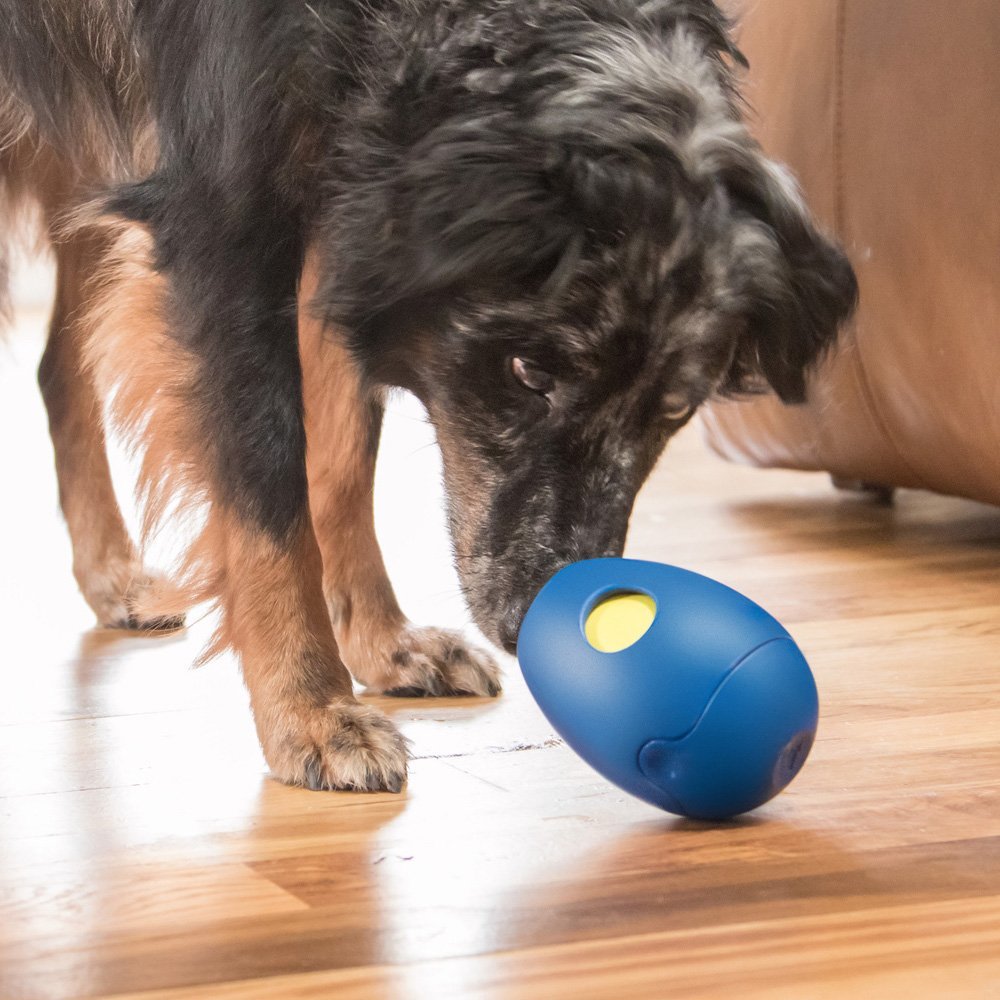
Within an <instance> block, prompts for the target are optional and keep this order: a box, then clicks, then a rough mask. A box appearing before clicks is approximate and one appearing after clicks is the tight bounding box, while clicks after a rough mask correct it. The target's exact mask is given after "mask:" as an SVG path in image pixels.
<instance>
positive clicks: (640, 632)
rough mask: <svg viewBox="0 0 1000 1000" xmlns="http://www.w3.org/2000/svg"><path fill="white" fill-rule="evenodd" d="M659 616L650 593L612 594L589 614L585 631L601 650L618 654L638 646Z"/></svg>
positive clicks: (593, 644)
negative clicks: (636, 644) (630, 647)
mask: <svg viewBox="0 0 1000 1000" xmlns="http://www.w3.org/2000/svg"><path fill="white" fill-rule="evenodd" d="M654 618H656V601H654V600H653V598H652V597H650V596H649V595H648V594H638V593H635V592H630V593H625V594H622V593H619V594H612V595H611V596H610V597H607V598H605V599H604V600H603V601H601V602H600V603H599V604H597V605H596V606H595V607H594V609H593V611H591V612H590V614H589V615H587V622H586V624H585V625H584V634H585V635H586V636H587V642H589V643H590V644H591V646H593V647H594V649H596V650H598V651H599V652H601V653H618V652H621V650H623V649H628V647H629V646H633V645H635V643H637V642H638V641H639V640H640V639H641V638H642V637H643V636H644V635H645V634H646V633H647V632H648V631H649V627H650V625H652V624H653V619H654Z"/></svg>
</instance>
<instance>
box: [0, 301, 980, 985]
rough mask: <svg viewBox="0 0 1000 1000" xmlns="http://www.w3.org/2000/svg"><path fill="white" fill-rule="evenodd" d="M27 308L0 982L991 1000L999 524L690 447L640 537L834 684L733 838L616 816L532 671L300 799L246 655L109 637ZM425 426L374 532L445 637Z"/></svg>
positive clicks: (1, 831)
mask: <svg viewBox="0 0 1000 1000" xmlns="http://www.w3.org/2000/svg"><path fill="white" fill-rule="evenodd" d="M41 316H42V314H41V312H40V311H38V310H36V311H33V312H32V311H29V312H28V313H27V314H25V315H24V317H23V320H22V326H23V328H24V336H22V337H20V338H17V339H15V340H14V341H12V343H11V345H10V347H9V349H7V350H6V357H5V358H4V359H3V361H2V363H0V426H2V427H3V432H2V433H3V439H4V452H5V458H6V462H7V466H6V467H7V469H8V474H7V476H6V477H5V484H4V488H3V491H2V496H0V515H2V516H0V552H2V553H3V572H2V587H3V593H2V594H0V598H2V603H0V608H2V614H3V620H2V626H3V628H2V633H0V634H2V639H0V660H2V670H0V997H2V998H3V1000H15V998H18V1000H20V998H54V997H71V996H72V997H110V996H115V997H118V996H137V995H142V996H149V997H152V996H155V997H178V998H181V997H183V998H190V1000H212V998H221V997H231V998H239V1000H253V998H263V997H269V998H270V997H316V998H320V997H337V998H357V1000H371V998H379V997H397V998H414V1000H437V998H451V997H457V998H479V997H489V998H526V1000H527V998H543V997H544V998H560V997H567V998H573V1000H585V998H595V1000H598V998H599V1000H606V998H631V997H650V998H664V997H671V998H677V997H710V998H718V997H726V996H729V997H739V998H746V997H768V998H771V997H773V998H784V997H787V998H796V1000H801V998H805V1000H818V998H837V1000H840V998H844V997H861V998H869V997H879V998H884V997H897V996H899V997H906V998H908V1000H913V998H921V997H933V998H939V997H949V998H950V997H974V998H984V997H993V998H998V997H1000V574H998V564H1000V511H998V510H994V509H990V508H986V507H982V506H977V505H975V504H972V503H965V502H962V501H958V500H950V499H943V498H937V497H933V496H927V495H920V494H916V493H904V494H902V495H901V496H900V497H899V500H898V503H897V505H896V506H895V507H894V508H886V507H879V506H875V505H872V504H870V503H867V502H864V501H861V500H859V499H857V498H854V497H849V496H843V495H838V494H836V493H835V492H833V491H832V490H831V489H830V488H829V487H828V484H827V482H826V480H825V479H824V478H823V477H820V476H808V475H798V474H785V473H769V472H761V471H755V470H750V469H741V468H734V467H731V466H727V465H723V464H721V463H720V462H718V461H717V460H715V459H714V458H712V457H710V456H708V455H707V454H706V453H705V452H704V450H703V449H702V446H701V445H700V442H699V440H698V438H697V435H696V434H695V433H688V434H686V435H685V436H684V437H683V438H682V439H681V440H679V441H678V442H677V444H676V447H675V448H674V449H673V450H672V451H671V453H670V454H669V455H668V456H667V458H666V459H665V460H664V461H663V462H662V464H661V465H660V467H659V468H658V470H657V471H656V473H655V475H654V477H653V480H652V481H651V483H650V485H649V487H648V488H647V489H646V491H645V492H644V494H643V496H642V497H641V500H640V503H639V507H638V510H637V513H636V516H635V520H634V529H633V532H632V536H631V540H630V551H631V553H632V554H634V555H636V556H642V557H647V558H653V559H661V560H665V561H672V562H676V563H679V564H681V565H684V566H688V567H690V568H693V569H696V570H699V571H702V572H705V573H708V574H710V575H712V576H714V577H716V578H718V579H721V580H723V581H724V582H726V583H728V584H731V585H733V586H735V587H737V588H739V589H741V590H743V591H744V592H746V593H747V594H748V595H750V596H751V597H753V598H754V599H756V600H757V601H759V602H761V603H762V604H763V605H764V606H765V607H767V608H769V609H770V610H771V611H772V612H773V613H775V614H776V615H777V616H778V617H779V618H780V619H782V620H783V621H784V622H785V623H786V624H787V626H788V627H789V628H790V629H791V631H792V632H793V634H794V635H795V636H796V638H797V639H798V640H799V642H800V644H801V646H802V647H803V649H804V650H805V652H806V654H807V656H808V657H809V658H810V660H811V662H812V665H813V668H814V670H815V672H816V675H817V679H818V682H819V686H820V692H821V698H822V705H823V714H822V720H821V730H820V738H819V741H818V744H817V746H816V748H815V750H814V752H813V756H812V758H811V760H810V762H809V764H808V765H807V767H806V769H805V771H804V772H803V773H802V774H801V776H800V777H799V778H798V780H797V781H796V782H795V783H794V785H793V786H792V787H791V788H790V789H789V790H788V791H787V792H786V793H785V794H783V795H782V796H780V797H779V798H778V799H777V800H775V801H774V802H773V803H771V804H769V805H768V806H766V807H765V808H763V809H761V810H760V811H759V812H758V813H756V814H755V815H753V816H751V817H749V818H746V819H744V820H742V821H740V822H735V823H732V824H727V825H722V826H707V825H701V824H698V823H693V822H687V821H683V820H680V819H676V818H672V817H670V816H667V815H666V814H661V813H659V812H657V811H656V810H654V809H653V808H651V807H649V806H646V805H643V804H642V803H639V802H635V801H631V800H629V799H627V798H626V797H625V796H624V795H623V794H621V793H619V792H618V791H617V790H616V789H615V788H613V787H611V786H609V785H608V784H606V783H605V782H604V781H603V780H602V779H601V778H599V777H598V776H596V775H595V774H594V773H592V772H590V771H589V770H588V769H587V768H586V767H585V766H584V765H583V764H581V763H580V762H579V761H578V760H576V759H575V758H574V756H573V754H572V753H570V752H569V751H568V750H567V749H566V748H565V747H564V746H562V745H560V743H559V741H558V740H557V739H556V738H555V737H554V734H553V733H552V732H551V730H550V729H549V727H548V726H547V724H546V723H545V721H544V719H542V717H541V716H540V714H539V712H538V710H537V709H536V708H535V707H534V705H533V704H532V702H531V700H530V698H529V697H528V695H527V693H526V691H525V689H524V687H523V685H522V683H521V682H520V681H519V678H518V673H517V668H516V666H515V665H514V664H513V662H511V663H510V664H509V665H508V671H507V690H506V692H505V694H504V695H503V697H502V698H501V699H500V700H499V701H497V702H486V701H482V702H480V701H450V702H449V701H440V702H425V703H421V702H408V701H389V700H384V699H383V700H379V702H378V703H379V704H382V705H383V706H384V707H385V708H386V710H387V711H389V712H391V713H392V715H393V717H394V718H395V719H396V720H397V721H398V722H399V723H400V724H401V726H402V727H403V729H404V731H405V732H406V734H407V735H408V736H409V737H410V738H411V740H412V741H413V747H414V753H415V759H414V761H413V765H412V771H411V777H410V782H409V787H408V788H407V790H406V791H405V793H404V794H402V795H395V796H394V795H370V796H358V795H350V794H319V793H310V792H306V791H300V790H295V789H290V788H285V787H282V786H280V785H278V784H276V783H274V782H273V781H271V780H269V779H268V778H267V776H266V771H265V768H264V764H263V761H262V758H261V755H260V752H259V750H258V748H257V745H256V741H255V739H254V733H253V728H252V725H251V724H250V720H249V716H248V713H247V709H246V696H245V694H244V693H243V690H242V688H241V686H240V683H239V680H238V677H237V675H236V671H235V668H234V665H233V663H232V662H231V661H229V660H225V659H223V660H219V661H216V662H214V663H213V664H211V665H210V666H208V667H206V668H204V669H202V670H199V671H192V670H191V669H190V665H191V662H192V660H193V658H194V656H195V654H196V651H197V649H198V647H199V644H200V643H201V641H202V640H203V639H204V637H205V634H206V629H207V628H208V627H209V623H207V622H202V623H199V624H196V625H195V627H194V628H192V629H191V631H190V633H189V634H188V635H186V636H183V637H178V638H168V639H159V640H153V639H141V638H138V639H137V638H131V639H130V638H125V637H120V636H117V635H112V634H108V633H102V632H100V631H93V630H90V627H89V622H90V619H89V613H88V611H87V609H86V607H85V606H84V605H83V604H82V602H81V600H80V598H79V597H78V596H77V594H76V591H75V588H74V585H73V582H72V579H71V576H70V568H69V552H68V546H67V543H66V540H65V537H64V532H63V529H62V527H61V525H60V522H59V519H58V516H57V511H56V499H55V486H54V481H53V477H52V474H51V471H50V468H49V466H50V463H51V456H50V452H49V449H48V443H47V440H46V438H45V430H44V419H43V415H42V411H41V409H40V404H39V403H38V401H37V398H36V393H35V390H34V384H33V376H32V371H31V369H32V366H33V363H34V360H35V358H36V357H37V354H38V350H39V347H40V329H41V322H42V319H41ZM2 350H3V348H0V351H2ZM426 438H427V435H426V430H425V429H424V428H423V427H422V425H421V424H420V421H419V419H417V418H416V417H415V416H414V411H413V409H412V408H409V409H406V408H404V409H403V410H402V411H400V412H399V413H397V414H396V416H395V417H394V422H393V423H392V425H391V427H390V431H389V440H388V443H387V446H386V447H387V451H388V452H389V453H390V454H389V456H388V457H389V459H390V461H389V462H388V463H387V465H386V468H385V469H384V470H383V472H382V473H381V474H380V485H379V497H380V499H379V505H380V506H379V510H380V518H381V524H380V529H381V532H382V534H383V536H384V538H385V540H386V542H387V545H388V546H389V547H390V548H391V559H390V564H391V567H392V571H393V573H394V575H395V576H396V577H397V578H398V580H399V585H400V590H401V592H402V596H403V599H404V602H405V603H406V605H407V606H408V607H409V608H410V609H411V610H412V612H413V614H415V615H417V616H418V617H420V618H422V619H424V620H431V619H434V618H437V619H438V620H439V621H445V622H449V621H456V620H460V619H461V616H462V615H463V612H462V610H461V608H460V606H459V605H458V603H457V601H456V598H455V587H454V581H453V578H452V577H451V576H450V572H451V571H450V569H449V568H448V564H447V547H446V543H445V540H444V537H443V533H442V529H441V524H440V520H441V518H440V510H439V497H438V494H437V492H436V490H437V487H436V486H435V466H434V462H435V457H434V452H433V449H430V448H426V447H424V443H425V442H426ZM122 475H123V476H126V478H127V470H126V472H123V473H122ZM414 479H416V480H419V481H420V483H419V484H418V485H414V483H413V480H414ZM397 505H405V506H397ZM404 515H405V516H404ZM415 517H419V518H420V519H422V520H426V523H427V529H426V531H423V530H421V531H420V532H418V533H415V532H414V531H413V519H414V518H415ZM407 544H409V548H408V549H407V548H406V545H407Z"/></svg>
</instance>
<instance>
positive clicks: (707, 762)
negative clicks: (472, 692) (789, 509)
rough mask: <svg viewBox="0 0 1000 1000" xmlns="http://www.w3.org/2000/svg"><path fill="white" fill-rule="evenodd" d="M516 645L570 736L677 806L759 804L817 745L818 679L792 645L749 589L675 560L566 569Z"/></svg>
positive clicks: (651, 796) (716, 815)
mask: <svg viewBox="0 0 1000 1000" xmlns="http://www.w3.org/2000/svg"><path fill="white" fill-rule="evenodd" d="M517 655H518V659H519V661H520V663H521V669H522V671H523V673H524V677H525V680H526V681H527V684H528V688H529V689H530V690H531V693H532V695H534V697H535V700H536V701H537V702H538V704H539V706H540V707H541V709H542V711H543V712H544V713H545V715H546V717H547V718H548V720H549V721H550V722H551V723H552V725H553V726H554V727H555V729H556V730H557V732H559V734H560V735H561V736H562V737H563V738H564V739H565V740H566V742H567V744H569V746H570V747H571V748H572V749H573V750H575V751H576V752H577V753H578V754H579V755H580V756H581V757H582V758H583V759H584V760H585V761H587V763H588V764H590V765H591V767H593V768H594V769H595V770H597V771H599V772H600V773H601V774H603V775H604V776H605V777H606V778H608V779H609V780H611V781H613V782H614V783H615V784H616V785H618V786H620V787H621V788H623V789H625V791H627V792H630V793H631V794H633V795H636V796H638V797H639V798H640V799H645V800H646V801H647V802H651V803H652V804H653V805H656V806H659V807H660V808H662V809H666V810H668V811H669V812H672V813H677V814H679V815H682V816H690V817H694V818H698V819H724V818H727V817H731V816H736V815H738V814H740V813H744V812H747V811H748V810H750V809H755V808H756V807H757V806H759V805H762V804H763V803H764V802H767V800H768V799H770V798H772V797H773V796H775V795H777V794H778V792H780V791H781V790H782V789H783V788H784V787H785V786H786V785H787V784H788V783H789V782H790V781H791V780H792V778H794V777H795V775H796V774H798V772H799V770H800V769H801V768H802V765H803V764H804V763H805V760H806V757H807V756H808V754H809V751H810V749H811V748H812V743H813V738H814V737H815V734H816V724H817V720H818V716H819V703H818V698H817V694H816V683H815V681H814V680H813V676H812V672H811V671H810V669H809V665H808V664H807V663H806V660H805V657H804V656H803V655H802V653H801V652H800V651H799V647H798V646H797V645H796V644H795V641H794V640H793V639H792V637H791V636H790V635H789V634H788V632H787V631H786V630H785V628H784V627H783V626H782V625H781V624H780V623H779V622H778V621H777V620H776V619H775V618H773V617H772V616H771V615H769V614H768V613H767V612H766V611H765V610H764V609H763V608H761V607H760V606H759V605H757V604H755V603H754V602H753V601H751V600H750V599H749V598H747V597H744V596H743V595H742V594H740V593H738V592H737V591H735V590H732V589H731V588H729V587H726V586H725V585H724V584H721V583H718V582H717V581H715V580H711V579H709V578H708V577H705V576H701V575H700V574H698V573H692V572H690V571H688V570H684V569H679V568H677V567H676V566H666V565H663V564H662V563H653V562H643V561H639V560H634V559H591V560H588V561H585V562H578V563H573V564H571V565H569V566H566V567H565V568H564V569H562V570H560V571H559V572H558V573H556V575H555V576H554V577H552V579H551V580H549V582H548V583H547V584H546V585H545V586H544V587H543V588H542V590H541V591H540V592H539V594H538V596H537V597H536V598H535V600H534V602H533V603H532V605H531V607H530V608H529V609H528V612H527V614H526V616H525V618H524V622H523V624H522V625H521V632H520V636H519V638H518V644H517Z"/></svg>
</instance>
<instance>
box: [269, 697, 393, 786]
mask: <svg viewBox="0 0 1000 1000" xmlns="http://www.w3.org/2000/svg"><path fill="white" fill-rule="evenodd" d="M272 717H274V718H277V719H278V725H279V732H278V733H276V734H274V735H272V736H271V737H270V738H265V739H264V741H263V743H264V756H265V757H266V759H267V762H268V765H269V766H270V768H271V773H272V774H273V775H274V777H275V778H277V779H278V780H279V781H283V782H284V783H285V784H286V785H298V786H300V787H302V788H309V789H312V790H313V791H336V790H342V791H357V792H398V791H400V790H401V789H402V787H403V784H404V783H405V781H406V762H407V758H408V753H407V744H406V739H405V738H404V737H403V735H402V734H401V733H400V732H399V730H398V729H396V727H395V726H394V725H393V724H392V723H391V722H390V721H389V719H388V718H387V717H386V716H385V715H383V713H382V712H380V711H378V709H376V708H372V707H371V706H369V705H359V704H358V703H357V702H354V701H350V702H347V701H345V702H337V703H334V704H332V705H329V706H327V707H326V708H321V709H315V710H311V711H308V712H303V711H297V710H290V711H286V712H280V713H277V714H273V713H272Z"/></svg>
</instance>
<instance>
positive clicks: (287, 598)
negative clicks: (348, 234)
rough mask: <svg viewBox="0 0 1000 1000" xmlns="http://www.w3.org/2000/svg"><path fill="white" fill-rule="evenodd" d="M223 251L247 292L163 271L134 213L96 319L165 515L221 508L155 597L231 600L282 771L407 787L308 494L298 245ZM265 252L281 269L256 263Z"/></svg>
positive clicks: (312, 780) (227, 620)
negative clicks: (254, 254)
mask: <svg viewBox="0 0 1000 1000" xmlns="http://www.w3.org/2000/svg"><path fill="white" fill-rule="evenodd" d="M205 243H206V244H207V245H208V249H209V250H213V249H214V248H212V247H211V245H210V244H208V241H207V240H206V241H205ZM286 258H290V261H289V260H288V259H286ZM210 259H211V260H212V261H217V262H218V264H217V265H216V266H215V268H214V270H213V269H212V268H210V267H208V266H207V265H205V264H203V265H202V267H201V271H202V273H210V274H212V275H213V276H215V277H217V278H218V280H219V283H220V287H221V288H223V289H239V290H241V291H242V294H243V296H244V298H243V299H241V300H239V301H237V302H236V303H235V304H234V303H232V302H230V301H229V300H228V298H226V297H224V296H223V297H220V299H219V300H218V301H216V302H209V303H207V304H206V303H204V302H202V301H200V300H199V298H198V297H197V296H196V294H195V293H197V292H198V291H200V288H199V287H198V286H197V285H196V283H195V282H193V281H192V280H191V279H190V277H189V276H188V275H187V274H185V273H183V272H182V273H180V274H174V275H172V278H173V280H172V281H168V280H167V278H166V277H165V276H164V275H163V274H161V273H160V272H159V271H157V269H156V268H155V267H154V265H153V260H154V256H153V245H152V241H151V239H150V237H149V235H148V233H147V232H146V231H145V230H144V229H143V228H141V227H139V226H133V227H126V228H124V229H123V231H122V232H121V233H120V235H119V237H118V239H117V241H116V242H115V243H114V245H113V248H112V250H111V254H110V256H109V260H108V263H107V268H106V273H105V276H104V281H103V282H102V286H103V288H104V293H103V297H102V299H101V300H100V301H98V302H97V303H95V306H94V309H93V313H92V317H91V326H92V334H91V338H90V349H89V360H90V362H91V366H92V369H93V371H94V373H95V375H96V376H97V379H98V383H99V385H100V386H101V387H102V388H103V390H104V391H105V392H106V393H108V394H109V395H111V396H112V397H113V406H114V410H115V411H116V414H117V417H118V420H119V422H120V424H121V425H122V426H123V428H124V429H125V430H126V431H131V432H132V435H133V437H134V438H135V440H136V443H138V444H140V445H142V446H144V453H145V457H144V463H143V468H142V486H141V491H142V493H143V494H144V495H145V498H146V500H147V505H146V517H147V529H148V528H149V527H150V526H155V523H156V520H157V518H158V516H159V517H162V516H163V515H164V514H167V513H169V512H170V511H171V510H172V509H173V508H174V507H175V506H176V505H177V504H183V503H184V502H185V501H186V500H187V501H191V502H192V504H193V505H194V506H195V508H196V509H198V510H201V511H203V512H204V514H205V521H204V526H203V528H202V530H201V533H200V535H199V536H198V538H197V540H196V541H195V542H194V543H193V544H192V546H191V549H190V552H189V553H188V555H187V558H186V560H185V562H184V564H183V565H182V566H181V567H180V570H179V577H178V579H177V581H176V582H175V584H174V585H173V587H172V589H165V590H163V591H162V592H159V593H152V594H151V595H150V598H149V599H150V601H151V606H150V609H149V613H155V614H159V615H176V614H179V613H180V612H182V611H183V610H184V609H186V608H187V607H189V606H190V605H192V604H194V603H199V602H201V601H213V602H215V603H216V604H217V605H218V606H219V608H220V610H221V613H222V614H221V626H220V632H219V635H218V637H217V640H216V644H215V647H214V648H215V649H216V650H218V649H220V648H225V647H232V648H233V649H235V651H236V653H237V654H238V656H239V659H240V663H241V666H242V669H243V676H244V679H245V681H246V685H247V688H248V690H249V692H250V701H251V705H252V708H253V714H254V721H255V723H256V726H257V732H258V735H259V737H260V742H261V745H262V747H263V750H264V756H265V758H266V759H267V762H268V764H269V765H270V767H271V771H272V773H273V774H274V775H275V776H276V777H277V778H279V779H280V780H282V781H284V782H286V783H288V784H293V785H303V786H305V787H308V788H313V789H335V788H345V789H359V790H369V791H374V790H380V789H387V790H390V791H398V790H399V789H400V788H401V786H402V784H403V781H404V780H405V777H406V758H407V753H406V745H405V741H404V740H403V738H402V736H401V735H400V734H399V732H398V731H397V730H396V728H395V727H394V726H393V724H392V723H391V722H390V721H389V719H388V718H386V716H384V715H383V714H382V713H381V712H379V711H378V710H376V709H375V708H373V707H371V706H366V705H361V704H359V703H358V702H357V701H356V699H355V698H354V694H353V687H352V683H351V677H350V674H349V673H348V671H347V668H346V667H345V665H344V663H343V660H342V659H341V657H340V653H339V651H338V649H337V644H336V641H335V639H334V635H333V630H332V628H331V625H330V618H329V615H328V613H327V610H326V602H325V599H324V596H323V589H322V562H321V559H320V554H319V549H318V547H317V545H316V538H315V535H314V533H313V529H312V524H311V521H310V519H309V511H308V501H307V492H306V470H305V435H304V430H303V427H302V398H301V377H300V369H299V357H298V351H297V344H296V328H295V317H294V302H295V281H296V274H295V271H294V270H293V268H294V267H295V263H296V260H295V257H294V255H291V254H289V255H286V256H277V255H275V257H274V258H273V259H270V260H268V259H267V258H266V257H265V256H264V251H263V250H261V251H259V258H254V259H253V260H250V261H245V260H242V259H239V258H237V259H236V260H235V261H232V260H231V258H230V259H227V256H226V254H225V253H224V252H221V251H220V252H218V253H214V254H213V256H212V258H210ZM258 259H260V260H262V264H261V267H262V268H263V272H259V271H257V272H255V270H254V267H255V265H256V264H257V260H258ZM227 263H228V266H230V267H232V268H234V271H235V273H234V274H226V273H225V272H224V270H223V268H224V266H226V264H227ZM255 273H264V274H266V275H268V276H269V280H270V281H271V282H272V284H271V285H269V286H267V288H265V291H269V290H270V289H271V288H274V289H275V290H274V291H272V292H271V294H270V295H265V294H264V292H262V291H260V290H259V289H254V288H253V287H252V286H251V287H248V286H250V282H249V280H248V277H249V276H253V275H254V274H255ZM272 276H275V277H272ZM279 279H283V280H282V281H281V283H280V284H279ZM192 286H193V287H192ZM284 295H287V296H288V304H287V306H285V305H283V304H282V302H281V297H282V296H284ZM251 296H253V298H251ZM212 306H214V307H215V308H214V309H212V308H211V307H212ZM182 335H183V339H182Z"/></svg>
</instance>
